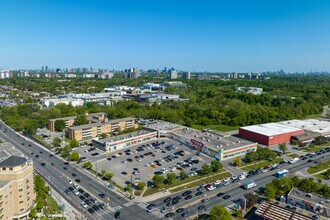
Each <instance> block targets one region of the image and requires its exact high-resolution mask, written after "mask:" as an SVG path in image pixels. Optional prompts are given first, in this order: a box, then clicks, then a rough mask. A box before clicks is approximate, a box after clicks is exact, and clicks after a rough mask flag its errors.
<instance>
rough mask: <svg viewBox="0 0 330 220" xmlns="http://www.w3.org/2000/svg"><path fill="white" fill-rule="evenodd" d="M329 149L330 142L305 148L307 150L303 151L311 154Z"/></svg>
mask: <svg viewBox="0 0 330 220" xmlns="http://www.w3.org/2000/svg"><path fill="white" fill-rule="evenodd" d="M327 147H330V143H329V142H328V143H326V144H322V145H315V146H313V147H309V148H305V149H303V151H305V152H308V153H310V152H315V151H318V150H323V149H325V148H327Z"/></svg>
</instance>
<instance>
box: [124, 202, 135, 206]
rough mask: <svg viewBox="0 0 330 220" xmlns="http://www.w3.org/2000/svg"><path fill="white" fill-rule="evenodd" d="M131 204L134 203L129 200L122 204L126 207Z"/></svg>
mask: <svg viewBox="0 0 330 220" xmlns="http://www.w3.org/2000/svg"><path fill="white" fill-rule="evenodd" d="M131 205H134V202H132V201H130V202H127V203H125V204H124V206H126V207H129V206H131Z"/></svg>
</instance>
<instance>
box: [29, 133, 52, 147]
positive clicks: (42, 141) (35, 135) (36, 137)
mask: <svg viewBox="0 0 330 220" xmlns="http://www.w3.org/2000/svg"><path fill="white" fill-rule="evenodd" d="M32 136H33V137H34V138H35V139H37V140H38V141H39V142H41V143H42V145H44V146H45V147H47V148H48V149H51V148H52V147H51V146H50V145H49V144H47V143H46V142H45V141H44V139H42V137H40V136H39V135H37V134H34V135H32Z"/></svg>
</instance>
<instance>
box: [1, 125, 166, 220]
mask: <svg viewBox="0 0 330 220" xmlns="http://www.w3.org/2000/svg"><path fill="white" fill-rule="evenodd" d="M0 126H1V129H0V138H1V139H2V140H3V141H5V142H10V143H11V144H13V145H14V146H15V147H17V148H18V149H19V150H21V151H22V152H23V153H24V154H25V155H26V156H27V157H28V158H31V159H32V160H33V163H34V166H35V169H36V171H37V172H38V173H39V174H41V175H42V176H43V177H44V178H45V179H46V180H47V182H48V183H49V184H50V185H51V187H53V188H54V189H55V190H56V191H57V192H58V193H60V194H61V195H62V196H63V197H64V198H65V199H66V200H67V201H68V202H69V203H70V204H71V205H72V206H73V207H75V208H76V209H77V210H80V212H82V213H84V214H85V216H86V217H87V218H88V219H115V218H114V213H115V212H116V211H120V213H121V218H120V219H125V220H126V219H127V220H130V219H132V216H134V218H135V219H142V220H143V219H148V220H150V219H160V217H161V215H158V214H157V213H147V212H146V210H145V209H144V205H143V204H142V203H141V204H135V203H133V202H131V201H129V200H128V199H126V198H125V197H121V196H118V194H116V193H114V192H112V191H111V190H109V188H107V187H106V186H105V185H103V184H102V183H100V182H99V181H97V180H95V179H94V177H92V176H90V175H89V174H86V173H85V172H84V171H81V170H80V169H78V168H75V167H74V166H72V165H70V164H69V165H65V164H64V161H63V160H62V159H60V158H58V157H57V156H55V155H53V153H51V152H50V151H48V150H46V149H45V148H43V147H41V146H40V145H38V144H36V143H34V142H32V141H30V140H28V139H26V138H25V137H22V136H20V135H18V134H17V133H16V132H15V131H14V130H12V129H11V128H10V127H8V126H7V125H6V124H4V123H3V122H2V121H0ZM22 143H24V145H22ZM29 145H30V146H29ZM40 152H42V153H40ZM32 153H33V154H32ZM36 155H38V156H39V157H38V158H36ZM50 155H53V156H50ZM41 163H45V164H46V165H45V166H42V165H41ZM52 163H53V166H52V165H51V164H52ZM63 167H66V169H63ZM73 173H74V174H75V175H76V176H75V177H73V176H72V174H73ZM68 179H71V180H74V179H80V181H81V182H80V183H79V186H80V187H81V188H83V189H84V190H85V191H87V192H88V193H89V194H91V195H92V196H94V197H95V198H97V199H98V200H99V201H102V202H104V203H107V201H106V199H101V198H100V197H99V196H98V195H99V194H100V193H105V194H106V195H107V196H110V197H111V201H110V207H109V208H106V209H104V210H101V211H98V212H96V213H94V214H93V215H91V214H89V213H88V212H87V210H86V209H84V208H82V207H81V206H80V203H81V200H80V199H79V197H78V196H76V195H74V194H73V193H71V194H69V195H66V194H65V193H64V191H65V190H66V189H67V188H68V187H69V186H70V185H69V184H68V182H67V180H68Z"/></svg>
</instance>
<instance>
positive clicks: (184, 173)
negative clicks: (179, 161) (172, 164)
mask: <svg viewBox="0 0 330 220" xmlns="http://www.w3.org/2000/svg"><path fill="white" fill-rule="evenodd" d="M188 177H189V176H188V174H187V173H186V171H184V170H181V171H180V178H181V179H183V180H184V179H187V178H188Z"/></svg>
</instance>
